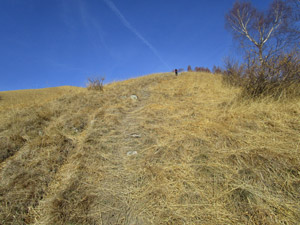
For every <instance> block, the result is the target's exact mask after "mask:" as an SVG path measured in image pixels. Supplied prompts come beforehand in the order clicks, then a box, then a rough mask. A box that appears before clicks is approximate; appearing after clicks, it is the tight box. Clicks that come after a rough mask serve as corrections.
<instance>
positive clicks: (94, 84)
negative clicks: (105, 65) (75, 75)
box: [86, 77, 104, 91]
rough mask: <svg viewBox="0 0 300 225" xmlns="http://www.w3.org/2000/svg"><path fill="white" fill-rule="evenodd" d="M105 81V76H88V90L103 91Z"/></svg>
mask: <svg viewBox="0 0 300 225" xmlns="http://www.w3.org/2000/svg"><path fill="white" fill-rule="evenodd" d="M103 82H104V77H101V78H88V83H87V84H86V87H87V89H88V90H95V91H103Z"/></svg>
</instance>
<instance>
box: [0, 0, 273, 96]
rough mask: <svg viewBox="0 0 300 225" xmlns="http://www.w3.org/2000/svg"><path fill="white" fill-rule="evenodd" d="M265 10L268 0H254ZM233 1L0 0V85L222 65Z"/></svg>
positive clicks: (231, 47)
mask: <svg viewBox="0 0 300 225" xmlns="http://www.w3.org/2000/svg"><path fill="white" fill-rule="evenodd" d="M252 2H253V4H254V5H255V6H256V7H258V8H260V9H264V8H266V7H267V6H268V4H269V2H270V0H265V1H261V0H253V1H252ZM233 3H234V0H211V1H207V0H0V91H5V90H17V89H32V88H44V87H54V86H62V85H73V86H84V85H85V82H86V79H87V78H88V77H95V76H105V78H106V82H112V81H118V80H125V79H128V78H132V77H137V76H141V75H146V74H151V73H157V72H167V71H171V70H172V69H174V68H184V69H186V68H187V66H188V65H191V66H192V67H193V68H194V67H195V66H203V67H209V68H211V67H212V66H213V65H222V64H223V59H224V57H225V56H228V55H236V54H237V45H236V44H234V41H232V37H231V35H230V34H229V33H228V32H227V31H226V30H225V28H224V15H225V14H226V13H227V12H228V11H229V9H230V8H231V7H232V5H233Z"/></svg>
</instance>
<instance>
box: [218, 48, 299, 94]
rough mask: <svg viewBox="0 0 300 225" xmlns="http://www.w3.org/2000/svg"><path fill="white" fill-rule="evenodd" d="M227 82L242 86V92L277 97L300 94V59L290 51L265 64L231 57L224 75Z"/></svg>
mask: <svg viewBox="0 0 300 225" xmlns="http://www.w3.org/2000/svg"><path fill="white" fill-rule="evenodd" d="M223 80H224V82H225V83H226V84H229V85H233V86H239V87H242V92H241V96H242V97H244V98H251V99H257V98H261V97H271V98H274V99H281V98H293V97H299V96H300V59H299V57H297V54H295V53H289V54H285V55H280V56H278V57H273V58H271V59H269V60H268V61H267V62H266V63H265V64H264V65H263V66H260V65H258V64H257V63H252V65H251V66H249V65H248V66H246V65H245V64H242V65H239V64H238V63H236V62H233V61H227V63H226V71H225V74H224V77H223Z"/></svg>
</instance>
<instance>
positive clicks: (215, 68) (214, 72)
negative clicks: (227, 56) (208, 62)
mask: <svg viewBox="0 0 300 225" xmlns="http://www.w3.org/2000/svg"><path fill="white" fill-rule="evenodd" d="M223 72H224V71H223V70H222V69H221V67H219V66H216V65H214V66H213V69H212V73H213V74H223Z"/></svg>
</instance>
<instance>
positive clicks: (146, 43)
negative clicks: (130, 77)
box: [103, 0, 170, 70]
mask: <svg viewBox="0 0 300 225" xmlns="http://www.w3.org/2000/svg"><path fill="white" fill-rule="evenodd" d="M103 1H104V2H105V3H106V4H107V5H108V7H109V8H110V9H111V10H112V11H113V12H114V13H115V14H116V15H117V16H118V17H119V18H120V20H121V22H122V23H123V25H124V26H125V27H127V28H128V29H129V30H130V31H131V32H132V33H134V34H135V35H136V36H137V37H138V38H139V39H140V40H141V41H142V42H143V43H144V44H145V45H147V46H148V47H149V49H150V50H151V51H152V52H153V53H154V55H155V56H156V57H157V58H158V59H159V60H160V61H161V62H162V63H163V64H164V65H165V66H166V67H167V68H168V69H169V70H170V66H169V65H168V64H167V63H166V62H165V61H164V60H163V58H162V57H161V56H160V54H159V53H158V51H157V50H156V49H155V48H154V47H153V45H151V44H150V43H149V41H147V40H146V39H145V38H144V37H143V36H142V35H141V34H140V33H139V32H138V31H137V30H136V29H135V28H134V27H133V26H132V25H131V24H130V23H129V22H128V20H127V19H126V18H125V17H124V16H123V14H122V13H121V12H120V10H119V9H118V8H117V7H116V5H115V4H114V3H113V2H112V1H111V0H103Z"/></svg>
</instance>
